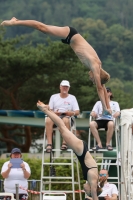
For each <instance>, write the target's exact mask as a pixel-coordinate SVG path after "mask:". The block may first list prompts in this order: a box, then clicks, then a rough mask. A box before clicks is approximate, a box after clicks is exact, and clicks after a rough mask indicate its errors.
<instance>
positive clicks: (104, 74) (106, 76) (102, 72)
mask: <svg viewBox="0 0 133 200" xmlns="http://www.w3.org/2000/svg"><path fill="white" fill-rule="evenodd" d="M89 77H90V80H91V81H92V82H93V84H95V79H94V76H93V72H92V71H89ZM100 78H101V84H102V85H103V84H105V83H107V82H108V81H109V79H110V75H109V74H108V73H107V72H106V71H105V70H103V69H102V68H100Z"/></svg>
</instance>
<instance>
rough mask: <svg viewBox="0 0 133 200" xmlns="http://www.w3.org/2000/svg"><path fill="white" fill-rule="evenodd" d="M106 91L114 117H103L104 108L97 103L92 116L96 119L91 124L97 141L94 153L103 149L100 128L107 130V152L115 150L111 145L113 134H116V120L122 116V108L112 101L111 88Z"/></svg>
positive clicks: (99, 102)
mask: <svg viewBox="0 0 133 200" xmlns="http://www.w3.org/2000/svg"><path fill="white" fill-rule="evenodd" d="M106 90H107V95H108V98H109V104H110V107H111V111H112V115H106V116H104V115H102V111H103V108H102V104H101V101H97V102H96V104H95V105H94V107H93V109H92V112H91V114H90V115H91V116H92V117H93V118H95V120H94V121H91V122H90V130H91V133H92V134H93V136H94V138H95V139H96V141H97V145H96V147H93V148H92V150H93V151H98V150H99V149H102V148H103V147H102V142H101V140H100V137H99V133H98V129H100V128H105V130H106V131H107V139H106V148H107V150H108V151H112V150H113V148H112V146H111V145H110V141H111V139H112V136H113V132H114V127H115V119H116V118H117V117H119V115H120V107H119V104H118V102H116V101H112V100H111V99H112V98H113V94H112V91H111V88H106Z"/></svg>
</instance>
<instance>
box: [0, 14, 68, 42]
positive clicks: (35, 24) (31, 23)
mask: <svg viewBox="0 0 133 200" xmlns="http://www.w3.org/2000/svg"><path fill="white" fill-rule="evenodd" d="M1 25H2V26H19V25H20V26H28V27H32V28H34V29H37V30H39V31H41V32H43V33H45V34H49V35H53V36H56V37H60V38H62V39H64V38H66V37H67V36H68V34H69V31H70V29H69V27H68V26H65V27H58V26H51V25H46V24H44V23H42V22H39V21H36V20H18V19H16V18H15V17H13V18H12V19H11V20H5V21H3V22H2V23H1Z"/></svg>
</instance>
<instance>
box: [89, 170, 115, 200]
mask: <svg viewBox="0 0 133 200" xmlns="http://www.w3.org/2000/svg"><path fill="white" fill-rule="evenodd" d="M108 177H109V174H108V170H106V169H101V170H100V173H99V181H104V186H103V188H102V193H101V194H100V195H99V196H98V199H99V200H117V197H118V189H117V187H116V185H115V184H113V183H109V182H108V181H107V179H108ZM89 199H90V200H93V199H92V198H91V197H88V196H87V197H86V198H85V200H89Z"/></svg>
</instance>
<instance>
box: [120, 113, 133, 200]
mask: <svg viewBox="0 0 133 200" xmlns="http://www.w3.org/2000/svg"><path fill="white" fill-rule="evenodd" d="M128 111H129V112H128ZM121 113H122V114H121V163H120V164H121V167H122V168H123V171H122V173H121V177H122V180H121V181H122V183H123V184H122V190H121V196H123V200H133V174H132V173H133V169H132V166H133V133H132V123H133V109H129V110H122V112H121Z"/></svg>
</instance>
